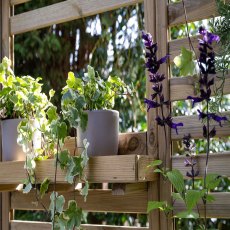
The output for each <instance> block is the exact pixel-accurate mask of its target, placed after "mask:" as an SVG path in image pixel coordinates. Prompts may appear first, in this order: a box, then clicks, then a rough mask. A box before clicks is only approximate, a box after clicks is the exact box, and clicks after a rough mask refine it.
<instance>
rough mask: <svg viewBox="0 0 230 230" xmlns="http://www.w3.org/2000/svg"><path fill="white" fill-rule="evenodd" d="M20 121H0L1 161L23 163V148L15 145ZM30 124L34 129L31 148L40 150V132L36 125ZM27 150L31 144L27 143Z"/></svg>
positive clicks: (24, 157)
mask: <svg viewBox="0 0 230 230" xmlns="http://www.w3.org/2000/svg"><path fill="white" fill-rule="evenodd" d="M21 121H22V119H7V120H2V121H1V129H2V130H1V131H2V160H3V161H24V160H26V153H25V152H23V148H22V147H21V146H20V145H19V144H18V143H17V138H18V131H17V128H18V125H19V123H20V122H21ZM31 124H32V125H33V127H34V128H35V131H34V133H33V148H34V149H40V148H41V132H40V131H39V130H38V129H37V128H38V123H37V122H35V121H34V120H31ZM29 148H32V143H29Z"/></svg>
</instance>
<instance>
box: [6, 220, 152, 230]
mask: <svg viewBox="0 0 230 230" xmlns="http://www.w3.org/2000/svg"><path fill="white" fill-rule="evenodd" d="M10 225H11V230H25V229H26V230H50V229H51V224H50V223H45V222H29V221H11V223H10ZM81 227H82V229H83V230H147V229H148V228H140V227H118V226H108V225H87V224H83V225H82V226H81Z"/></svg>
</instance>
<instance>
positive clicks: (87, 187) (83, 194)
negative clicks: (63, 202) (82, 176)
mask: <svg viewBox="0 0 230 230" xmlns="http://www.w3.org/2000/svg"><path fill="white" fill-rule="evenodd" d="M88 192H89V182H88V181H86V182H85V186H84V188H83V189H81V195H82V196H84V201H85V202H86V198H87V196H88Z"/></svg>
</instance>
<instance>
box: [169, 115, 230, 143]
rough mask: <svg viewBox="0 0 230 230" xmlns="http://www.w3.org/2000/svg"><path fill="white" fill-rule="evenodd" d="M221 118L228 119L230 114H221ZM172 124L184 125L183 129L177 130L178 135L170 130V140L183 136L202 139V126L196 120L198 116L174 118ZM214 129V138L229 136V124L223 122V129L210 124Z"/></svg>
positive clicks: (213, 123)
mask: <svg viewBox="0 0 230 230" xmlns="http://www.w3.org/2000/svg"><path fill="white" fill-rule="evenodd" d="M221 115H222V116H227V117H228V119H229V116H230V112H225V113H222V114H221ZM173 122H175V123H179V122H182V123H183V124H184V126H183V127H179V128H178V134H176V132H175V130H171V138H172V140H178V139H182V138H183V137H184V135H188V134H189V133H190V134H191V136H192V138H194V139H197V138H203V128H202V127H203V124H202V123H201V121H200V120H199V118H198V115H194V116H179V117H174V118H173ZM213 126H215V127H216V136H217V137H222V136H229V135H230V122H229V121H226V122H223V127H220V126H219V125H218V123H216V122H211V127H213Z"/></svg>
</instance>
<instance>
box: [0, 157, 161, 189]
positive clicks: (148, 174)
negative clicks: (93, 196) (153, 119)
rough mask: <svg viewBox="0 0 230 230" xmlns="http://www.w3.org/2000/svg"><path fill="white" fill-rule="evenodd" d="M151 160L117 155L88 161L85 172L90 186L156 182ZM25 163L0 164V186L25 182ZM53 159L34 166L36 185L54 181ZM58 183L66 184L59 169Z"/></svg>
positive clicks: (63, 174)
mask: <svg viewBox="0 0 230 230" xmlns="http://www.w3.org/2000/svg"><path fill="white" fill-rule="evenodd" d="M152 160H153V158H152V157H149V156H147V155H146V156H145V155H121V156H119V155H116V156H100V157H91V158H90V159H89V164H88V167H87V169H86V171H85V173H86V175H87V178H88V180H89V182H92V183H103V182H110V183H135V182H146V181H153V180H156V179H157V175H155V174H154V173H153V172H152V169H147V166H148V165H149V163H150V162H151V161H152ZM24 164H25V162H24V161H10V162H0V186H3V187H4V189H6V186H5V185H11V187H12V185H13V184H20V183H22V180H23V179H25V178H26V171H25V170H24ZM54 172H55V167H54V159H50V160H44V161H39V162H37V167H36V177H37V181H38V183H39V182H41V181H42V180H43V179H44V178H48V179H50V181H51V182H53V181H54ZM57 182H58V183H66V181H65V173H64V172H63V171H61V170H60V169H58V171H57Z"/></svg>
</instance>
